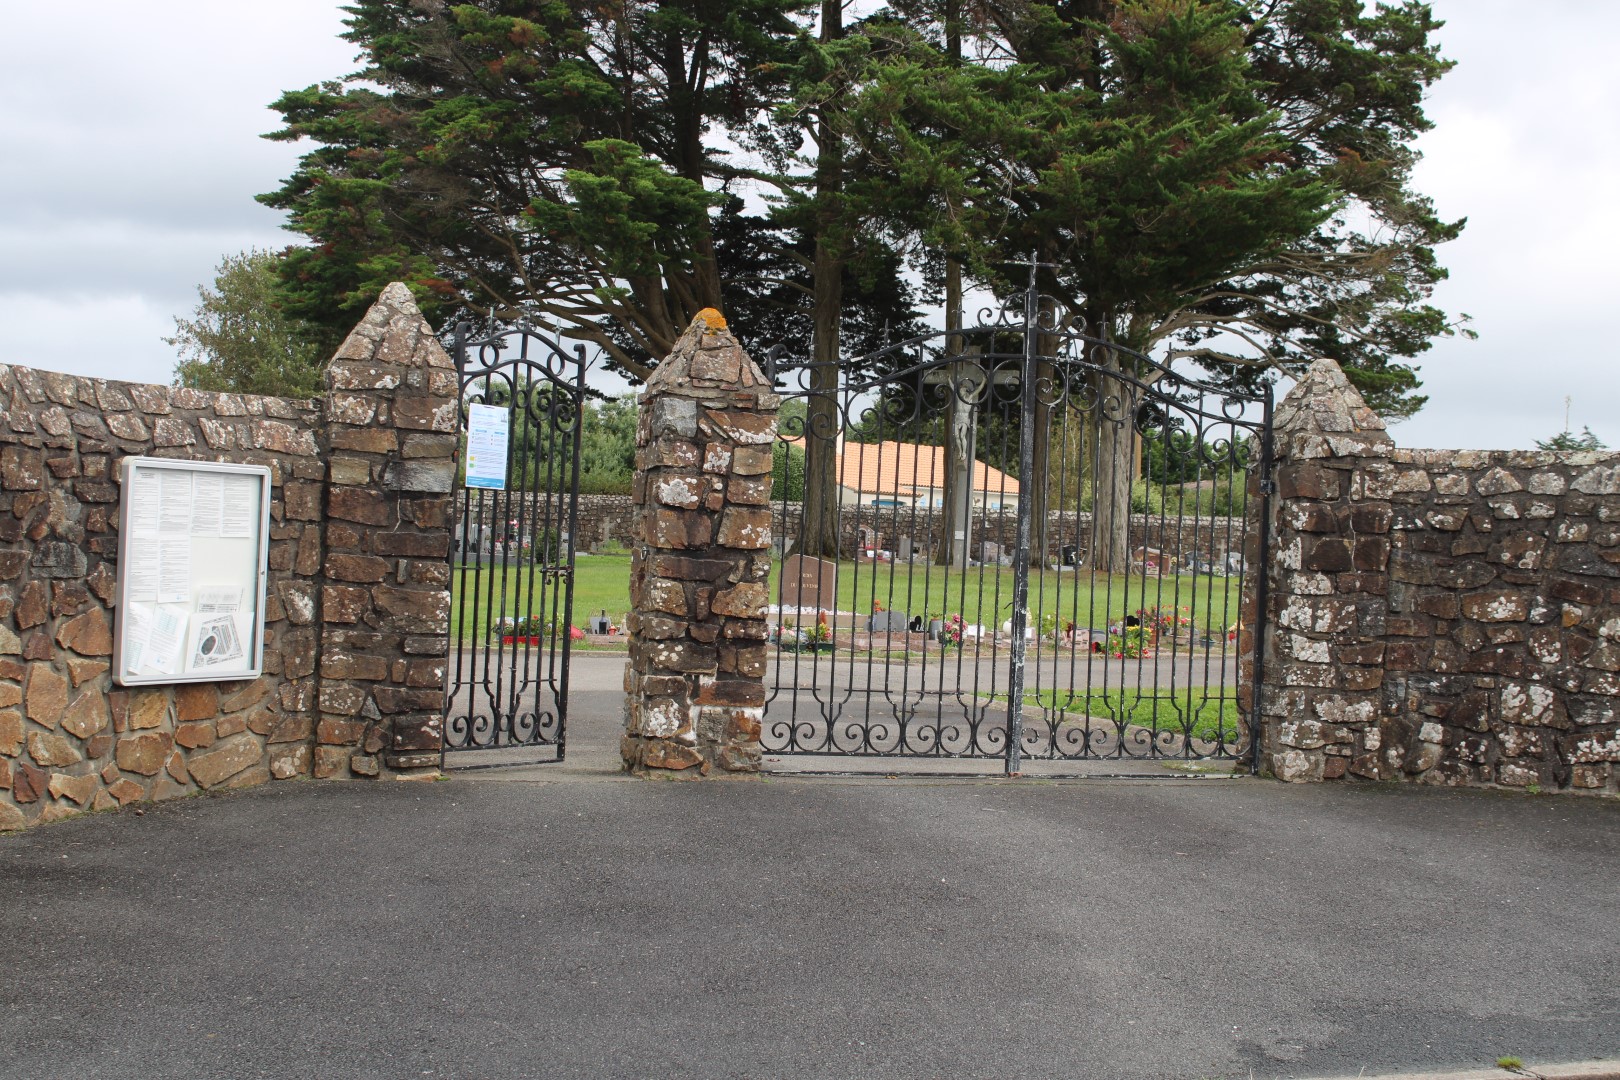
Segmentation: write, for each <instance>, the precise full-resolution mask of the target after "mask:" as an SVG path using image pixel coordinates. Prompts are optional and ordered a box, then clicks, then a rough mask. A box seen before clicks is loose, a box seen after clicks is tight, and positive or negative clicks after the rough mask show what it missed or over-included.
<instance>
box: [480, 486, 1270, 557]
mask: <svg viewBox="0 0 1620 1080" xmlns="http://www.w3.org/2000/svg"><path fill="white" fill-rule="evenodd" d="M534 498H535V496H534V495H532V494H523V495H521V496H513V497H512V502H511V503H510V504H509V505H511V506H512V507H513V509H512V512H511V516H512V517H517V516H518V513H517V510H518V508H519V506H520V504H519V502H518V500H519V499H525V500H533V499H534ZM501 509H504V506H503V507H501ZM771 510H772V519H773V524H772V529H773V531H774V533H775V535H776V536H778V537H791V536H793V535H794V533H795V532H797V530H798V528H799V522H800V521H801V520H802V510H801V507H800V505H799V504H798V503H787V504H783V503H780V502H776V503H772V505H771ZM498 513H499V511H498V510H497V503H496V501H495V500H489V502H488V504H487V505H486V506H485V507H484V510H483V514H484V518H485V520H484V521H483V523H482V524H483V525H484V527H485V528H486V529H488V528H489V527H490V525H491V521H490V518H491V517H492V516H498ZM525 513H526V515H527V516H526V517H525V518H524V520H528V521H533V520H535V519H536V515H535V514H534V512H533V510H532V508H531V509H530V510H527V511H525ZM942 513H943V512H942V511H940V510H935V509H928V508H918V509H915V510H913V509H911V508H909V507H902V508H900V509H898V510H897V509H894V508H892V507H888V508H885V507H876V506H846V507H843V508H842V510H841V518H840V526H841V533H842V535H843V544H844V547H845V548H846V549H847V550H848V551H849V552H851V553H853V552H854V551H855V550H856V546H857V544H858V543H859V541H860V539H861V535H862V530H863V529H865V530H871V534H872V535H873V536H875V537H876V538H877V540H878V544H879V546H880V547H883V548H885V549H887V550H889V551H895V550H898V548H899V543H900V538H901V537H909V538H911V540H912V541H913V543H915V544H918V545H923V544H926V543H928V542H929V538H930V537H933V536H935V535H936V530H937V529H938V528H939V526H940V517H941V515H942ZM636 515H637V506H636V501H635V500H634V499H633V498H631V497H630V496H629V495H581V496H580V497H579V525H578V528H577V529H576V530H575V545H576V547H577V548H578V549H579V550H580V551H599V550H601V549H602V548H603V547H604V546H606V545H608V544H619V545H622V546H624V547H626V548H628V547H629V546H630V545H631V544H632V543H634V540H635V524H636ZM1049 520H1050V521H1051V527H1050V528H1049V529H1048V530H1047V533H1046V547H1047V555H1046V557H1047V560H1048V561H1049V562H1051V561H1057V560H1059V559H1061V558H1062V557H1063V548H1064V547H1066V546H1068V545H1070V544H1073V545H1075V546H1076V547H1077V548H1079V550H1080V555H1081V558H1082V559H1084V557H1085V555H1086V553H1087V552H1089V550H1090V546H1091V528H1092V515H1091V514H1090V513H1089V512H1086V513H1078V514H1077V513H1075V512H1074V511H1072V510H1061V511H1053V512H1052V514H1051V515H1050V517H1049ZM1017 528H1018V521H1017V516H1016V515H1015V514H1013V513H1011V512H1010V511H1009V512H1006V513H997V512H989V513H981V514H980V515H979V516H978V517H977V518H976V519H975V520H974V524H973V535H974V537H975V538H977V539H978V540H989V541H992V542H994V543H997V544H999V545H1000V546H1001V549H1002V550H1003V551H1004V552H1008V551H1011V550H1012V545H1013V539H1014V535H1015V534H1016V532H1017ZM492 535H493V534H492ZM1244 542H1245V536H1244V524H1243V519H1242V518H1232V517H1225V516H1210V515H1204V516H1202V517H1198V516H1194V515H1192V514H1191V513H1189V514H1188V516H1186V517H1177V516H1175V515H1174V514H1168V515H1165V516H1163V517H1161V516H1159V515H1155V514H1132V515H1131V533H1130V548H1131V550H1132V551H1135V550H1136V549H1137V548H1139V547H1154V548H1159V549H1160V550H1162V551H1164V552H1166V553H1168V554H1169V555H1170V557H1171V558H1172V559H1173V560H1174V561H1176V562H1177V563H1182V564H1184V563H1185V561H1186V559H1187V557H1188V556H1190V555H1193V554H1198V555H1199V556H1201V557H1203V558H1204V559H1205V560H1208V561H1212V562H1219V561H1221V560H1223V559H1224V558H1225V556H1226V554H1227V553H1228V552H1241V551H1242V550H1243V547H1244Z"/></svg>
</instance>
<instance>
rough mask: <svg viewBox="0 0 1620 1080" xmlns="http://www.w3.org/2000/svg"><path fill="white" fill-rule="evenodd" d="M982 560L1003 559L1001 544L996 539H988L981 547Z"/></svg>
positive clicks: (987, 561)
mask: <svg viewBox="0 0 1620 1080" xmlns="http://www.w3.org/2000/svg"><path fill="white" fill-rule="evenodd" d="M979 561H980V562H985V563H994V562H1000V561H1001V545H1000V544H998V543H996V542H995V541H994V540H986V541H985V542H984V546H983V547H982V548H981V554H980V556H979Z"/></svg>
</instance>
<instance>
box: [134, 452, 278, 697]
mask: <svg viewBox="0 0 1620 1080" xmlns="http://www.w3.org/2000/svg"><path fill="white" fill-rule="evenodd" d="M122 479H123V489H122V493H121V495H120V497H119V508H118V604H117V607H116V608H115V609H114V610H115V611H116V612H117V615H116V619H115V623H114V626H115V630H116V633H115V634H114V637H113V678H114V679H115V680H116V681H117V682H118V683H119V684H120V685H123V686H134V685H139V684H143V683H182V682H212V681H220V680H225V679H253V678H257V677H258V675H259V673H260V671H261V670H262V663H263V659H264V590H265V583H266V577H267V573H266V572H267V570H268V553H269V539H270V470H269V469H268V468H266V467H265V466H263V465H228V464H223V463H218V462H211V461H171V460H168V459H164V458H141V457H130V458H125V459H124V463H123V477H122Z"/></svg>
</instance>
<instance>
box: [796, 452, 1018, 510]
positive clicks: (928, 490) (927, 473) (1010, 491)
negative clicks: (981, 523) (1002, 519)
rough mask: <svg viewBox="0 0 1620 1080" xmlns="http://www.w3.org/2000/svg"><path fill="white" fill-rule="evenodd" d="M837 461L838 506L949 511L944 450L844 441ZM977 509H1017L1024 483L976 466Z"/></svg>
mask: <svg viewBox="0 0 1620 1080" xmlns="http://www.w3.org/2000/svg"><path fill="white" fill-rule="evenodd" d="M784 441H787V442H794V443H797V442H800V441H801V440H799V439H789V440H784ZM834 458H835V464H834V466H833V468H834V470H835V472H836V475H837V477H838V501H839V502H840V503H842V504H843V505H845V506H917V507H942V506H944V505H945V448H944V447H942V446H924V445H922V444H919V443H903V442H876V443H857V442H842V441H841V442H840V445H839V446H838V448H837V449H836V450H835V451H834ZM973 505H974V507H975V508H976V509H981V510H1015V509H1017V507H1018V481H1017V480H1015V479H1013V478H1012V477H1010V476H1008V475H1007V474H1006V473H1004V472H1002V471H1001V470H1000V469H996V468H992V467H991V466H989V465H986V464H985V463H984V462H982V461H975V462H974V463H973Z"/></svg>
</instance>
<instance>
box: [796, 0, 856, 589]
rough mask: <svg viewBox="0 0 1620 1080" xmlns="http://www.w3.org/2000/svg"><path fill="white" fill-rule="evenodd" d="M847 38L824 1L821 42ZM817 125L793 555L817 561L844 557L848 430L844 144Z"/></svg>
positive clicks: (837, 2)
mask: <svg viewBox="0 0 1620 1080" xmlns="http://www.w3.org/2000/svg"><path fill="white" fill-rule="evenodd" d="M842 36H843V5H842V0H822V5H821V40H822V41H823V42H830V41H835V40H837V39H838V38H839V37H842ZM835 107H836V106H834V105H832V104H824V105H823V106H822V108H823V110H824V112H823V115H822V116H821V118H820V120H819V121H818V122H817V128H816V140H817V143H818V144H819V145H818V147H817V151H816V202H817V207H816V251H815V265H814V271H813V272H814V274H815V287H814V298H813V301H812V302H813V315H812V327H813V329H812V333H813V335H814V338H813V342H812V348H811V360H812V361H813V366H812V367H811V369H810V390H811V391H812V393H811V394H810V395H809V397H808V398H807V399H806V401H805V404H806V407H807V415H806V418H805V439H804V517H803V519H802V520H801V521H800V523H799V535H798V536H797V537H796V538H795V539H794V541H793V546H792V549H791V550H792V551H794V552H796V553H798V554H803V555H815V556H817V557H819V558H829V559H836V558H838V555H839V536H838V533H839V523H838V513H839V509H838V457H837V454H838V445H839V439H838V432H839V430H840V429H841V428H842V426H843V417H842V416H841V415H840V412H841V410H840V409H839V391H838V383H839V379H838V360H839V351H838V331H839V324H840V322H841V321H842V319H843V308H844V260H843V250H842V249H843V243H842V238H841V237H839V236H838V235H837V231H838V228H839V224H840V218H841V216H842V212H841V207H840V206H839V203H840V201H841V195H842V192H843V184H844V156H843V146H842V144H841V143H840V142H839V138H838V135H837V133H836V132H835V131H834V130H833V126H832V123H831V122H830V121H829V120H828V118H827V116H826V114H825V110H827V109H831V108H835Z"/></svg>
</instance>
